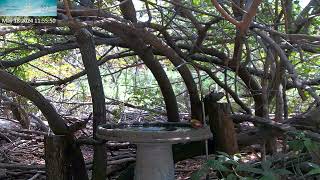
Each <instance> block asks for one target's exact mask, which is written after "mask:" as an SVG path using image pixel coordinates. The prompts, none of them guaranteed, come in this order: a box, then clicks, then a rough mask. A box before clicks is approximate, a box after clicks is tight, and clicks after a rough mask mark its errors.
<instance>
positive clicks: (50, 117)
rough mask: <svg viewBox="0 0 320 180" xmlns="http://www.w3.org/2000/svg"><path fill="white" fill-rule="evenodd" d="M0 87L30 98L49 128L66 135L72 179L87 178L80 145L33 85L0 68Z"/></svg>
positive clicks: (82, 179) (83, 179) (84, 179)
mask: <svg viewBox="0 0 320 180" xmlns="http://www.w3.org/2000/svg"><path fill="white" fill-rule="evenodd" d="M0 88H2V89H6V90H8V91H13V92H15V93H17V94H19V95H21V96H23V97H26V98H28V99H29V100H31V101H32V102H33V103H34V104H35V105H36V106H37V107H38V108H39V109H40V111H41V112H42V113H43V115H44V116H45V117H46V119H47V121H48V123H49V126H50V128H51V130H52V131H53V132H54V133H55V134H57V135H66V138H67V143H68V149H69V150H70V151H71V152H73V153H71V154H70V155H71V157H70V158H71V163H72V167H71V168H72V172H73V177H74V179H77V180H78V179H79V180H89V178H88V174H87V171H86V167H85V163H84V159H83V156H82V152H81V150H80V147H79V146H78V145H76V143H75V141H74V136H73V135H72V134H70V133H69V131H68V127H67V125H66V124H65V122H64V120H63V119H62V118H61V116H60V115H59V114H58V113H57V111H56V110H55V108H54V107H53V106H52V105H51V104H50V103H49V101H48V100H47V99H46V98H45V97H43V96H42V94H41V93H39V92H38V91H37V90H35V89H34V88H33V87H31V86H30V85H28V84H27V83H25V82H23V81H22V80H20V79H18V78H17V77H15V76H13V75H11V74H9V73H7V72H5V71H3V70H0Z"/></svg>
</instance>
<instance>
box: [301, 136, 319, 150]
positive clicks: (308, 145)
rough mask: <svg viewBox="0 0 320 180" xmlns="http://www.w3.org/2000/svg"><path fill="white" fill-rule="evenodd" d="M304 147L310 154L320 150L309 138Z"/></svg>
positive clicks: (306, 139)
mask: <svg viewBox="0 0 320 180" xmlns="http://www.w3.org/2000/svg"><path fill="white" fill-rule="evenodd" d="M304 145H305V146H306V148H307V150H308V151H309V152H313V151H317V150H318V149H319V146H318V144H317V143H316V142H314V141H312V140H311V139H309V138H305V140H304Z"/></svg>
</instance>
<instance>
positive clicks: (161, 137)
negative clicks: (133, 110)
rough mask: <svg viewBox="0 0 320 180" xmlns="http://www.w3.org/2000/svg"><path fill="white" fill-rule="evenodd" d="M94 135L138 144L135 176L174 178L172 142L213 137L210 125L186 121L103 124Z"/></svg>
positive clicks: (148, 179)
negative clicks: (199, 125)
mask: <svg viewBox="0 0 320 180" xmlns="http://www.w3.org/2000/svg"><path fill="white" fill-rule="evenodd" d="M97 136H98V137H99V138H101V139H106V140H112V141H128V142H131V143H134V144H137V154H136V167H135V175H134V179H135V180H174V179H175V178H174V163H173V155H172V144H177V143H186V142H190V141H200V140H205V139H209V138H211V137H212V134H211V131H210V128H209V127H203V128H197V129H195V128H192V127H191V125H190V124H186V123H144V124H106V125H102V126H99V128H98V130H97Z"/></svg>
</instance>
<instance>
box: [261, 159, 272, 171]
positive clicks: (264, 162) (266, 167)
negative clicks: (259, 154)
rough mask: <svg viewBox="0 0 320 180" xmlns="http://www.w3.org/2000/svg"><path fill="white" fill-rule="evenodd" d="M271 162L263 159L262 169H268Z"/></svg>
mask: <svg viewBox="0 0 320 180" xmlns="http://www.w3.org/2000/svg"><path fill="white" fill-rule="evenodd" d="M271 165H272V162H271V161H268V160H265V161H262V162H261V167H262V169H263V170H269V169H270V168H271Z"/></svg>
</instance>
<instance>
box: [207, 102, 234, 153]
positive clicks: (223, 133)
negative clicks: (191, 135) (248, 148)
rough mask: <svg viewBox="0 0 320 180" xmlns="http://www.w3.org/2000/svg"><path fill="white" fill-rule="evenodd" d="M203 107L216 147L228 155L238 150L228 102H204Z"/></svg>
mask: <svg viewBox="0 0 320 180" xmlns="http://www.w3.org/2000/svg"><path fill="white" fill-rule="evenodd" d="M205 109H206V114H207V115H208V116H209V124H210V129H211V131H212V134H213V137H214V141H215V146H216V149H217V150H218V151H222V152H226V153H228V154H230V155H233V154H235V153H237V152H239V148H238V143H237V136H236V132H235V128H234V124H233V121H232V119H231V117H230V115H229V114H230V106H229V104H227V103H215V102H206V104H205Z"/></svg>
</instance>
